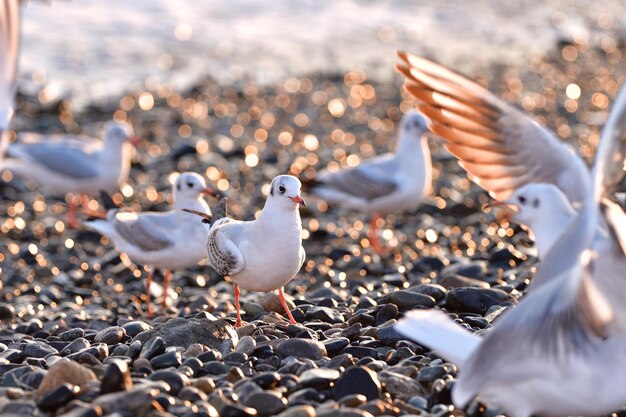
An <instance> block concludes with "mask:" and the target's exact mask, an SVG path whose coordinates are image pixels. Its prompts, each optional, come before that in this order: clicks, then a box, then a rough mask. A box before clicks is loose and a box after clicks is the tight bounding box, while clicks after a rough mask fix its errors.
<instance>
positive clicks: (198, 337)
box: [133, 317, 239, 349]
mask: <svg viewBox="0 0 626 417" xmlns="http://www.w3.org/2000/svg"><path fill="white" fill-rule="evenodd" d="M157 337H161V338H162V339H163V340H164V341H165V344H166V345H167V346H181V347H183V348H187V347H189V346H190V345H192V344H194V343H200V344H203V345H206V346H208V347H210V348H214V349H219V347H220V345H221V344H222V343H223V342H225V341H232V343H233V344H234V345H236V344H237V342H238V340H239V337H238V336H237V332H236V331H235V329H234V327H233V326H232V325H231V324H230V323H229V322H228V321H226V320H209V319H195V318H192V319H184V318H182V317H176V318H173V319H170V320H168V321H167V322H165V323H163V324H160V325H157V326H155V328H154V329H152V330H148V331H145V332H142V333H140V334H138V335H137V336H136V337H135V339H134V340H140V341H141V342H142V343H144V344H145V343H146V342H147V341H149V340H152V339H154V338H157ZM134 340H133V341H134Z"/></svg>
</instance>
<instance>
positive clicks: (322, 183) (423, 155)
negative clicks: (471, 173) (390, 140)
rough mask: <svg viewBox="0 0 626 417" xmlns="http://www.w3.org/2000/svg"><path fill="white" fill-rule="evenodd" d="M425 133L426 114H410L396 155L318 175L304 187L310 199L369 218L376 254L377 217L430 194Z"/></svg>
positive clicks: (379, 249) (412, 205) (378, 248)
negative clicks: (334, 205) (365, 215)
mask: <svg viewBox="0 0 626 417" xmlns="http://www.w3.org/2000/svg"><path fill="white" fill-rule="evenodd" d="M427 129H428V127H427V121H426V119H425V118H424V116H422V115H421V114H420V113H418V112H415V111H413V112H409V113H407V114H405V115H404V117H403V118H402V120H401V121H400V127H399V131H398V136H399V139H398V144H397V147H396V150H395V152H394V153H386V154H383V155H379V156H376V157H374V158H371V159H368V160H365V161H363V162H362V163H361V164H359V165H358V166H356V167H354V168H344V169H340V170H339V171H335V172H330V171H322V172H320V173H319V174H318V176H317V177H316V178H315V179H313V180H311V181H310V183H305V186H306V187H309V188H310V193H311V194H312V195H313V196H314V197H317V198H320V199H323V200H326V201H328V202H330V203H332V204H337V205H339V206H340V207H344V208H347V209H352V210H357V211H360V212H364V213H367V214H368V215H369V216H371V219H370V242H371V244H372V247H373V248H374V250H375V251H376V253H379V254H380V253H382V247H381V245H380V244H379V241H378V234H377V227H378V226H377V223H378V219H379V218H380V215H381V214H391V213H398V212H402V211H405V210H410V209H412V208H415V207H417V206H418V205H419V203H420V201H421V200H422V198H423V197H424V195H425V194H426V193H428V192H430V189H431V186H432V167H431V159H430V150H429V149H428V141H427V138H426V136H425V135H424V133H425V132H426V131H427Z"/></svg>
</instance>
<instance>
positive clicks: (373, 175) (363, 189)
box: [319, 163, 398, 200]
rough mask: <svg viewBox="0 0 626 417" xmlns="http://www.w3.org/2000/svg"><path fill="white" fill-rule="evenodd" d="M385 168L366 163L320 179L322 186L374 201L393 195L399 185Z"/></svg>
mask: <svg viewBox="0 0 626 417" xmlns="http://www.w3.org/2000/svg"><path fill="white" fill-rule="evenodd" d="M383 168H384V167H383V166H380V167H379V166H377V165H375V164H367V163H364V164H362V165H359V166H357V167H355V168H349V169H343V170H341V171H338V172H335V173H332V174H328V175H326V176H324V177H322V178H321V179H320V181H319V182H320V183H321V185H322V186H326V187H330V188H334V189H337V190H339V191H341V192H343V193H346V194H350V195H353V196H355V197H359V198H364V199H366V200H374V199H376V198H380V197H384V196H386V195H389V194H391V193H393V192H394V191H395V190H396V189H397V188H398V184H397V183H396V181H395V180H394V178H393V177H391V175H389V173H388V172H387V171H386V170H384V169H383Z"/></svg>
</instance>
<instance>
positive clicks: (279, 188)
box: [278, 185, 285, 194]
mask: <svg viewBox="0 0 626 417" xmlns="http://www.w3.org/2000/svg"><path fill="white" fill-rule="evenodd" d="M278 192H279V193H281V194H284V193H285V186H284V185H279V186H278Z"/></svg>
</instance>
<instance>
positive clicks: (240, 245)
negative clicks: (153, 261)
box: [197, 175, 306, 327]
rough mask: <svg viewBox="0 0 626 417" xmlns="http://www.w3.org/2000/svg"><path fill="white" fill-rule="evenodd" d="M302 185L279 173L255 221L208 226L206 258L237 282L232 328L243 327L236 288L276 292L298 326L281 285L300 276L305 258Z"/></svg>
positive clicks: (217, 269) (291, 320)
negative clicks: (301, 215) (301, 208)
mask: <svg viewBox="0 0 626 417" xmlns="http://www.w3.org/2000/svg"><path fill="white" fill-rule="evenodd" d="M301 187H302V184H300V181H299V180H298V179H297V178H296V177H292V176H291V175H279V176H277V177H276V178H274V179H273V180H272V184H271V187H270V194H269V196H268V197H267V200H266V201H265V206H264V207H263V210H262V211H261V214H260V215H259V218H258V219H256V220H252V221H239V220H233V219H230V218H228V217H224V218H221V219H219V220H217V221H215V222H214V223H213V225H212V226H211V229H210V232H209V238H208V243H207V251H208V255H209V256H208V259H209V263H210V264H211V266H212V267H213V269H215V271H216V272H217V273H218V274H220V275H223V276H228V277H230V279H232V280H233V282H234V283H235V285H234V290H235V308H236V309H237V323H236V324H235V327H241V326H242V325H243V322H242V321H241V313H240V312H239V287H240V286H241V287H242V288H244V289H246V290H249V291H261V292H268V291H273V290H276V289H278V296H279V298H280V302H281V304H282V306H283V308H284V309H285V312H286V313H287V317H289V322H290V323H291V324H296V321H295V320H294V319H293V316H292V315H291V312H290V311H289V309H288V308H287V303H286V302H285V295H284V293H283V286H284V285H285V284H287V283H288V282H289V281H291V280H292V279H293V277H294V276H295V275H296V274H297V273H298V271H299V270H300V268H301V267H302V265H303V264H304V259H305V252H304V248H303V247H302V222H301V221H300V212H299V211H298V206H306V204H305V203H304V200H303V199H302V197H301V196H300V189H301ZM197 214H199V213H197ZM202 217H205V218H206V217H208V216H202ZM203 221H204V220H203Z"/></svg>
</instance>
